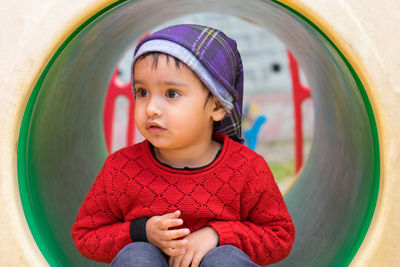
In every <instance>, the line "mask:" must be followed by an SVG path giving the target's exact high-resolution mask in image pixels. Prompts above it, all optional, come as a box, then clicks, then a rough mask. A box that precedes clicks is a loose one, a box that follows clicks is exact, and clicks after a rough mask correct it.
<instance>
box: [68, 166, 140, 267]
mask: <svg viewBox="0 0 400 267" xmlns="http://www.w3.org/2000/svg"><path fill="white" fill-rule="evenodd" d="M107 179H109V180H107ZM111 179H112V171H111V168H110V167H109V166H108V164H107V161H106V163H105V164H104V166H103V168H102V170H101V171H100V173H99V175H98V176H97V179H96V181H95V182H94V184H93V185H92V187H91V188H90V190H89V192H88V194H87V196H86V199H85V201H84V202H83V204H82V206H81V208H80V210H79V212H78V215H77V218H76V221H75V223H74V225H73V227H72V238H73V239H74V242H75V246H76V247H77V249H78V250H79V251H80V253H81V254H82V255H83V256H85V257H87V258H89V259H92V260H95V261H100V262H107V263H109V262H111V261H112V260H113V258H114V257H115V256H116V255H117V253H118V252H119V251H120V250H121V249H122V248H123V247H124V246H126V245H127V244H129V243H131V242H132V239H131V237H130V233H129V227H130V222H129V221H123V220H122V216H121V215H118V214H117V212H116V209H115V207H114V208H112V207H111V206H110V204H109V202H110V199H109V195H110V194H108V192H107V190H106V182H107V181H111Z"/></svg>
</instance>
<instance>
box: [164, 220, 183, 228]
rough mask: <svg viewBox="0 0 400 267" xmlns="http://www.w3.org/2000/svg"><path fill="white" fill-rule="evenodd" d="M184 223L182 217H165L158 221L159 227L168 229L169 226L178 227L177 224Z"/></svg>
mask: <svg viewBox="0 0 400 267" xmlns="http://www.w3.org/2000/svg"><path fill="white" fill-rule="evenodd" d="M182 224H183V220H182V219H163V218H161V219H160V221H159V223H158V227H159V228H160V229H168V228H171V227H176V226H179V225H182Z"/></svg>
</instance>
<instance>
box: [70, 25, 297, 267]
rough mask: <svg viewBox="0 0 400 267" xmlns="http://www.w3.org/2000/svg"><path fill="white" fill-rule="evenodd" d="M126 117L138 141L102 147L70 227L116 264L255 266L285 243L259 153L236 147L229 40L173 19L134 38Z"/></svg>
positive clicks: (238, 107)
mask: <svg viewBox="0 0 400 267" xmlns="http://www.w3.org/2000/svg"><path fill="white" fill-rule="evenodd" d="M132 85H133V87H134V94H135V97H136V102H135V122H136V124H137V127H138V129H139V131H140V132H141V134H142V135H143V136H144V137H145V138H146V140H145V141H143V142H141V143H139V144H136V145H133V146H129V147H126V148H123V149H121V150H119V151H117V152H115V153H113V154H112V155H110V156H109V157H108V158H107V159H106V161H105V163H104V166H103V168H102V170H101V172H100V174H99V175H98V177H97V179H96V181H95V182H94V184H93V186H92V188H91V189H90V191H89V193H88V195H87V197H86V200H85V202H84V203H83V204H82V207H81V208H80V210H79V213H78V216H77V219H76V222H75V224H74V226H73V228H72V236H73V238H74V241H75V244H76V246H77V248H78V249H79V251H80V252H81V253H82V254H83V255H84V256H86V257H88V258H90V259H93V260H96V261H103V262H111V261H112V265H115V266H168V265H169V266H192V267H195V266H257V264H259V265H266V264H270V263H274V262H278V261H280V260H282V259H283V258H285V257H286V256H287V255H288V254H289V252H290V251H291V248H292V245H293V241H294V234H295V228H294V225H293V222H292V220H291V217H290V215H289V213H288V211H287V208H286V205H285V203H284V201H283V198H282V195H281V193H280V191H279V189H278V187H277V185H276V183H275V181H274V178H273V176H272V173H271V171H270V169H269V167H268V165H267V163H266V162H265V161H264V159H263V158H262V157H261V156H259V155H258V154H256V153H255V152H253V151H252V150H250V149H249V148H247V147H245V146H243V145H242V144H241V143H242V141H243V140H242V137H241V126H240V125H241V124H240V122H241V113H242V101H243V71H242V62H241V58H240V55H239V52H238V51H237V48H236V42H235V41H234V40H232V39H230V38H228V37H227V36H225V34H223V33H222V32H221V31H218V30H216V29H211V28H207V27H204V26H199V25H176V26H171V27H168V28H165V29H163V30H160V31H158V32H156V33H153V34H151V35H150V36H148V37H145V38H144V39H143V40H142V41H140V42H139V44H138V46H137V48H136V50H135V55H134V59H133V62H132Z"/></svg>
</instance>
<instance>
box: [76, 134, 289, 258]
mask: <svg viewBox="0 0 400 267" xmlns="http://www.w3.org/2000/svg"><path fill="white" fill-rule="evenodd" d="M219 138H222V140H223V147H222V151H221V153H220V155H219V156H218V158H217V159H216V160H215V161H214V162H213V163H212V164H211V165H209V166H207V167H204V168H202V169H199V170H177V169H172V168H168V167H166V166H164V165H162V164H160V163H159V162H158V161H157V160H156V159H155V158H154V157H153V156H152V154H151V151H150V149H149V143H148V141H143V142H141V143H139V144H136V145H133V146H130V147H126V148H124V149H121V150H119V151H117V152H115V153H113V154H111V155H110V156H109V157H108V158H107V160H106V161H105V163H104V166H103V168H102V170H101V172H100V173H99V175H98V177H97V179H96V181H95V182H94V184H93V186H92V187H91V189H90V191H89V193H88V194H87V196H86V200H85V201H84V203H83V204H82V206H81V208H80V210H79V213H78V216H77V219H76V222H75V224H74V226H73V228H72V237H73V239H74V241H75V245H76V247H77V248H78V250H79V251H80V252H81V253H82V254H83V255H84V256H86V257H88V258H90V259H93V260H96V261H103V262H111V261H112V259H113V258H114V257H115V256H116V254H117V253H118V252H119V251H120V249H122V248H123V247H124V246H125V245H127V244H129V243H131V242H132V241H134V240H132V238H131V236H130V234H129V227H130V223H131V221H132V220H135V219H137V218H140V217H151V216H154V215H162V214H165V213H169V212H174V211H176V210H177V209H179V210H180V211H181V212H182V216H181V218H182V219H183V221H184V225H183V226H182V227H188V228H189V229H190V230H191V232H193V231H196V230H198V229H200V228H202V227H204V226H211V227H213V228H214V229H215V231H216V232H217V233H218V235H219V245H225V244H231V245H234V246H236V247H238V248H240V249H241V250H243V251H244V252H245V253H246V254H247V255H249V256H250V257H251V259H252V260H253V261H254V262H255V263H257V264H260V265H265V264H270V263H274V262H278V261H280V260H282V259H283V258H285V257H286V256H287V255H288V254H289V252H290V251H291V248H292V244H293V241H294V236H295V228H294V225H293V222H292V219H291V217H290V215H289V213H288V211H287V208H286V205H285V203H284V201H283V198H282V195H281V193H280V191H279V189H278V187H277V185H276V183H275V181H274V178H273V176H272V173H271V171H270V169H269V167H268V165H267V163H266V162H265V160H264V159H263V158H262V157H261V156H260V155H258V154H256V153H255V152H254V151H252V150H250V149H249V148H247V147H245V146H243V145H241V144H239V143H237V142H235V141H233V140H231V139H230V138H228V137H227V136H226V135H222V137H221V136H219ZM222 140H221V141H222Z"/></svg>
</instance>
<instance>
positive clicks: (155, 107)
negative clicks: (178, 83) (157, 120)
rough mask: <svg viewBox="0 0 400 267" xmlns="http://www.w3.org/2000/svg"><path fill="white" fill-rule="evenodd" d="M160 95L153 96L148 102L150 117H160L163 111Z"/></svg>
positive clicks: (147, 111) (147, 110) (147, 108)
mask: <svg viewBox="0 0 400 267" xmlns="http://www.w3.org/2000/svg"><path fill="white" fill-rule="evenodd" d="M160 102H161V101H160V99H158V97H151V98H150V100H149V102H148V103H147V107H146V113H147V116H149V117H160V116H161V114H162V112H161V103H160Z"/></svg>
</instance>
